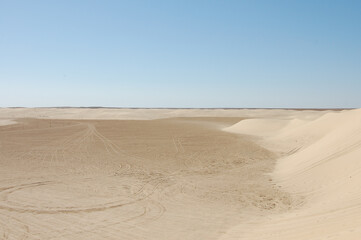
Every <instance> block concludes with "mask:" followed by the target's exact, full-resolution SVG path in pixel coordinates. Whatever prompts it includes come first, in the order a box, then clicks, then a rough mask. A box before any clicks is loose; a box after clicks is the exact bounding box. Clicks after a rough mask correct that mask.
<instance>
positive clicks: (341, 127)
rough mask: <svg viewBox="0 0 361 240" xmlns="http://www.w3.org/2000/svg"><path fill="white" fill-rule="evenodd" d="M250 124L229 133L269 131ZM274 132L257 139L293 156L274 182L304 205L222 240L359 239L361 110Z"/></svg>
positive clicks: (280, 166) (285, 161) (283, 125)
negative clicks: (279, 146) (285, 150)
mask: <svg viewBox="0 0 361 240" xmlns="http://www.w3.org/2000/svg"><path fill="white" fill-rule="evenodd" d="M249 121H250V123H247V122H245V124H244V125H243V124H242V122H240V123H238V124H236V125H234V126H231V127H229V128H227V129H226V130H227V131H233V132H239V133H245V132H246V133H247V134H251V132H252V130H251V129H250V128H249V126H250V125H253V126H252V127H253V129H257V128H256V127H255V125H257V124H260V125H267V121H263V122H260V121H258V120H257V119H255V120H254V121H252V120H249ZM275 121H276V122H277V119H270V122H275ZM271 125H272V124H271ZM260 127H264V126H260ZM270 131H271V132H272V134H269V133H267V132H266V131H265V132H264V134H263V135H262V134H259V132H258V131H255V134H256V135H257V136H258V137H260V141H263V142H264V143H267V142H270V141H271V142H272V145H273V146H274V145H275V143H278V144H279V145H282V146H283V148H279V149H287V148H288V150H289V152H288V154H286V156H285V157H282V158H280V159H279V160H278V162H277V164H276V169H275V171H274V173H273V174H272V177H273V179H274V180H275V181H276V182H277V184H278V185H279V186H281V187H282V189H284V190H286V191H287V192H290V193H291V194H292V195H293V196H300V197H303V198H304V200H303V204H302V205H301V206H299V207H298V208H295V209H293V210H291V211H288V212H287V213H282V214H275V215H269V216H268V217H267V218H262V217H261V218H259V219H258V220H257V221H254V222H253V223H252V224H247V223H243V224H240V225H239V226H238V227H234V228H233V229H231V230H229V231H228V233H227V234H225V235H224V236H222V238H221V239H360V236H361V227H360V226H361V219H360V217H359V216H360V215H361V198H360V187H359V186H360V184H361V175H360V172H361V162H360V159H361V109H356V110H350V111H343V112H337V113H336V112H335V113H327V114H325V115H322V116H320V117H319V118H317V119H315V120H310V121H300V120H298V119H294V120H291V121H289V122H285V121H283V120H280V121H279V122H278V125H277V129H274V128H272V129H270ZM266 145H267V144H266Z"/></svg>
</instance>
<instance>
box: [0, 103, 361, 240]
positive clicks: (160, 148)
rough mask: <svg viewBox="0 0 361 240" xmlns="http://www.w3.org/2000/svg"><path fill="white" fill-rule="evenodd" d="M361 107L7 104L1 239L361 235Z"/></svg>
mask: <svg viewBox="0 0 361 240" xmlns="http://www.w3.org/2000/svg"><path fill="white" fill-rule="evenodd" d="M360 159H361V110H359V109H356V110H343V111H332V110H324V111H316V110H302V111H301V110H282V109H241V110H237V109H203V110H202V109H105V108H98V109H95V108H94V109H87V108H36V109H31V108H29V109H27V108H16V109H13V108H2V109H0V237H1V238H2V239H157V240H158V239H164V240H166V239H170V240H171V239H197V240H198V239H211V240H212V239H223V240H225V239H247V240H248V239H272V240H273V239H274V240H275V239H360V237H361V218H360V216H361V195H360V190H361V189H360V186H361V174H360V173H361V161H360Z"/></svg>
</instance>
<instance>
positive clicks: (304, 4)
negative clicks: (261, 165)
mask: <svg viewBox="0 0 361 240" xmlns="http://www.w3.org/2000/svg"><path fill="white" fill-rule="evenodd" d="M360 12H361V1H351V0H349V1H348V0H339V1H333V0H328V1H322V0H299V1H296V0H272V1H269V0H264V1H262V0H249V1H242V0H237V1H231V0H219V1H212V0H207V1H202V0H181V1H175V0H164V1H158V0H152V1H151V0H148V1H140V0H139V1H138V0H130V1H122V0H115V1H110V0H98V1H92V0H86V1H82V0H76V1H74V0H61V1H55V0H43V1H42V0H32V1H29V0H24V1H19V0H0V107H20V106H22V107H51V106H73V107H76V106H103V107H175V108H182V107H184V108H189V107H194V108H213V107H214V108H218V107H224V108H360V107H361V14H360Z"/></svg>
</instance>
